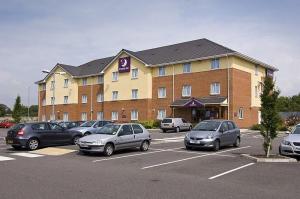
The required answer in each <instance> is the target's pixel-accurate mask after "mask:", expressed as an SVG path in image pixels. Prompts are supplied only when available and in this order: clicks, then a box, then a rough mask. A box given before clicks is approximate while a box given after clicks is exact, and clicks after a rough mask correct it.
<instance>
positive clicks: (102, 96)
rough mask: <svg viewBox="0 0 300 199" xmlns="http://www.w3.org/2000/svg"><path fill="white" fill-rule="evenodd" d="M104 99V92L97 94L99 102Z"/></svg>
mask: <svg viewBox="0 0 300 199" xmlns="http://www.w3.org/2000/svg"><path fill="white" fill-rule="evenodd" d="M103 101H104V95H103V93H98V94H97V102H103Z"/></svg>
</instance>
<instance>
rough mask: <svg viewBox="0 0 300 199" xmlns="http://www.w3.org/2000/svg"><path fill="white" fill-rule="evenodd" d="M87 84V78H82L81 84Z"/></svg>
mask: <svg viewBox="0 0 300 199" xmlns="http://www.w3.org/2000/svg"><path fill="white" fill-rule="evenodd" d="M86 85H87V78H82V86H86Z"/></svg>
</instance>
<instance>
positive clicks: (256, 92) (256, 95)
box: [255, 86, 258, 98]
mask: <svg viewBox="0 0 300 199" xmlns="http://www.w3.org/2000/svg"><path fill="white" fill-rule="evenodd" d="M255 97H256V98H257V97H258V87H257V86H255Z"/></svg>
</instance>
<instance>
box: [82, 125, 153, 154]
mask: <svg viewBox="0 0 300 199" xmlns="http://www.w3.org/2000/svg"><path fill="white" fill-rule="evenodd" d="M150 142H151V137H150V133H149V132H148V130H146V129H145V128H144V127H143V126H142V125H140V124H131V123H124V124H107V125H105V126H104V127H103V128H101V129H100V130H99V131H98V132H97V133H96V134H93V135H88V136H85V137H82V138H80V139H79V141H78V144H77V145H78V146H79V151H81V152H82V153H89V152H101V153H104V154H105V155H106V156H110V155H112V154H113V153H114V151H116V150H120V149H127V148H136V147H139V148H140V150H141V151H147V150H148V148H149V146H150Z"/></svg>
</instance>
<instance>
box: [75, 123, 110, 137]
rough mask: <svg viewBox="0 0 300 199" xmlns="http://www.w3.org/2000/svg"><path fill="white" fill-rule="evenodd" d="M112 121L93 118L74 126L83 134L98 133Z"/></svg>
mask: <svg viewBox="0 0 300 199" xmlns="http://www.w3.org/2000/svg"><path fill="white" fill-rule="evenodd" d="M108 123H111V122H110V121H105V120H91V121H87V122H84V123H83V124H81V125H80V126H79V127H76V128H73V129H72V130H74V131H79V132H81V134H82V135H83V136H86V135H90V134H93V133H96V132H97V131H98V130H99V129H100V128H102V127H103V126H104V125H106V124H108Z"/></svg>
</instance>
